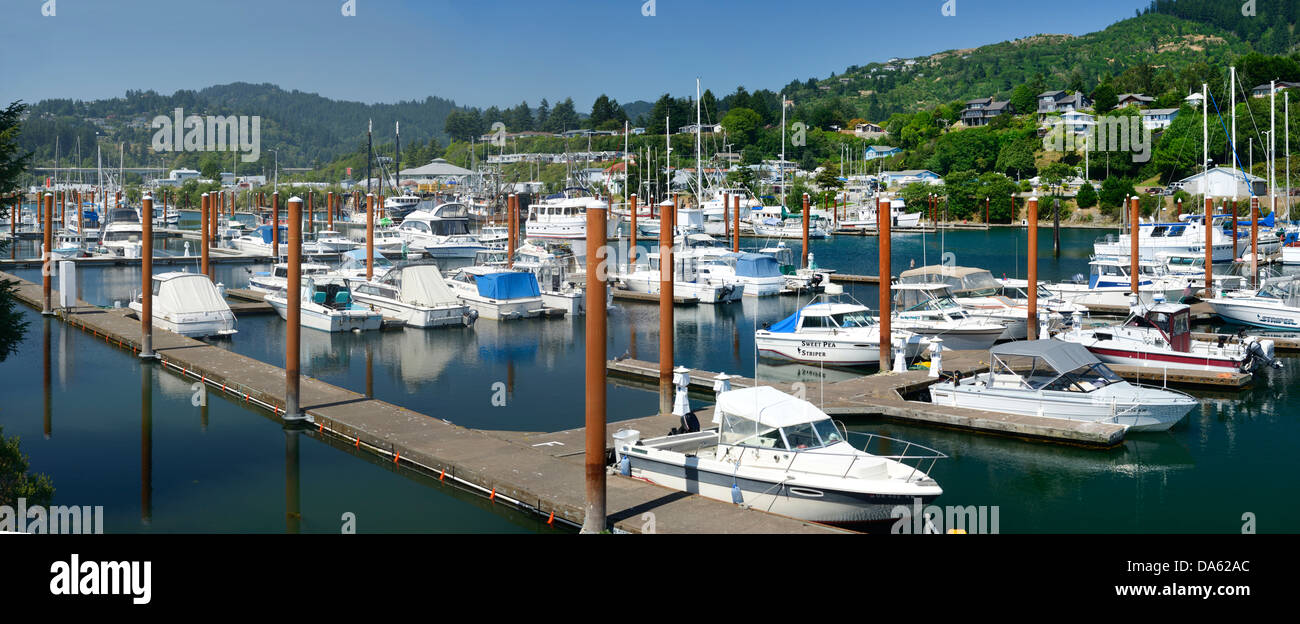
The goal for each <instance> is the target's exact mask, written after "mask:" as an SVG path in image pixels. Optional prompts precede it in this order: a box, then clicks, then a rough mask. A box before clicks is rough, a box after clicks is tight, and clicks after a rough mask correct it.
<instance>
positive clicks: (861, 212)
mask: <svg viewBox="0 0 1300 624" xmlns="http://www.w3.org/2000/svg"><path fill="white" fill-rule="evenodd" d="M879 211H880V209H879V208H878V207H876V206H872V205H870V204H866V205H862V206H859V207H858V208H857V210H855V211H850V212H849V216H847V217H846V218H844V219H841V220H840V221H839V223H838V224H837V225H838V226H839V228H840V229H841V230H874V229H876V218H877V214H878V213H879ZM889 216H890V222H889V224H890V227H897V228H915V227H919V226H920V225H921V213H920V212H911V213H909V212H908V211H907V204H906V202H904V201H903V198H901V197H895V198H893V199H891V200H889Z"/></svg>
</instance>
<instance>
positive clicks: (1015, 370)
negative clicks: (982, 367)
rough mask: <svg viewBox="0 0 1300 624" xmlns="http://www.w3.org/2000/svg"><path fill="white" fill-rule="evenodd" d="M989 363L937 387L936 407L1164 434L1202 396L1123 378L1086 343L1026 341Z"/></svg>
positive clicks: (933, 393)
mask: <svg viewBox="0 0 1300 624" xmlns="http://www.w3.org/2000/svg"><path fill="white" fill-rule="evenodd" d="M989 362H990V368H989V372H987V373H978V374H976V375H973V376H971V377H966V378H963V379H960V380H957V381H954V380H952V379H949V380H946V381H942V382H940V383H937V384H934V385H932V386H930V401H931V402H933V403H934V404H936V405H951V406H954V407H967V408H972V409H980V410H987V411H993V412H1000V413H1004V414H1006V413H1010V414H1024V415H1027V416H1040V417H1044V418H1058V419H1061V420H1075V421H1086V422H1098V423H1115V424H1119V425H1124V426H1126V427H1128V429H1129V431H1164V430H1167V429H1169V428H1170V427H1173V426H1174V425H1175V424H1177V423H1178V422H1179V421H1181V420H1183V418H1185V417H1186V416H1187V413H1188V412H1190V411H1192V409H1193V408H1195V407H1196V406H1197V405H1198V403H1197V401H1196V399H1194V398H1192V397H1190V396H1188V395H1186V394H1183V393H1181V392H1174V391H1172V390H1162V389H1159V388H1148V387H1145V386H1136V385H1133V384H1130V383H1129V382H1127V381H1124V380H1123V379H1121V378H1120V376H1119V375H1116V374H1115V372H1114V371H1112V370H1110V368H1109V367H1107V366H1106V364H1105V363H1103V362H1102V361H1101V360H1099V359H1097V356H1095V355H1093V354H1092V353H1090V352H1089V351H1088V350H1087V349H1085V348H1084V347H1083V345H1080V344H1077V343H1073V342H1063V341H1060V340H1051V339H1045V340H1021V341H1017V342H1007V343H1003V344H1000V345H998V346H996V347H993V348H992V349H990V350H989Z"/></svg>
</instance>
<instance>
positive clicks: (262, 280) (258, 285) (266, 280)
mask: <svg viewBox="0 0 1300 624" xmlns="http://www.w3.org/2000/svg"><path fill="white" fill-rule="evenodd" d="M298 266H299V267H300V270H301V271H302V273H301V275H302V276H303V277H304V278H306V277H315V276H318V275H325V274H326V273H329V272H330V268H329V267H328V266H326V265H324V264H315V263H311V262H304V263H302V264H300V265H298ZM288 281H289V263H287V262H277V263H276V264H275V265H274V266H272V267H271V270H270V271H257V272H254V273H253V274H252V275H249V276H248V288H249V289H250V290H256V291H257V292H260V293H283V292H284V287H285V284H287V283H288Z"/></svg>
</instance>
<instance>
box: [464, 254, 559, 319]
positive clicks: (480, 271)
mask: <svg viewBox="0 0 1300 624" xmlns="http://www.w3.org/2000/svg"><path fill="white" fill-rule="evenodd" d="M448 283H449V284H450V285H451V288H452V290H453V291H455V292H456V296H457V297H460V300H461V301H464V302H465V303H467V304H469V306H470V307H472V308H474V309H475V310H477V311H478V313H479V316H480V317H482V318H485V319H490V320H493V321H510V320H515V319H522V318H533V317H536V316H541V315H543V314H546V313H547V312H548V308H546V306H545V304H543V303H542V291H541V288H540V287H539V286H538V284H537V276H535V275H533V274H532V273H529V272H527V271H509V270H506V269H502V268H497V267H483V266H469V267H464V268H461V269H458V270H457V271H456V272H455V273H454V274H452V277H451V279H450V280H449V281H448Z"/></svg>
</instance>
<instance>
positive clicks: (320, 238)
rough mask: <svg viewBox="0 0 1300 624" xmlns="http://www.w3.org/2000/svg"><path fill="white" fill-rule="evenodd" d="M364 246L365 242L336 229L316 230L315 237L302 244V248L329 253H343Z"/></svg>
mask: <svg viewBox="0 0 1300 624" xmlns="http://www.w3.org/2000/svg"><path fill="white" fill-rule="evenodd" d="M363 246H365V243H358V242H357V241H354V240H352V239H350V238H348V237H346V236H344V235H343V233H342V232H339V231H338V230H317V231H316V238H315V240H313V241H312V242H310V243H304V244H303V250H304V251H307V250H308V249H310V251H311V252H315V253H322V254H330V253H343V252H346V251H352V250H353V249H356V248H358V247H363Z"/></svg>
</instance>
